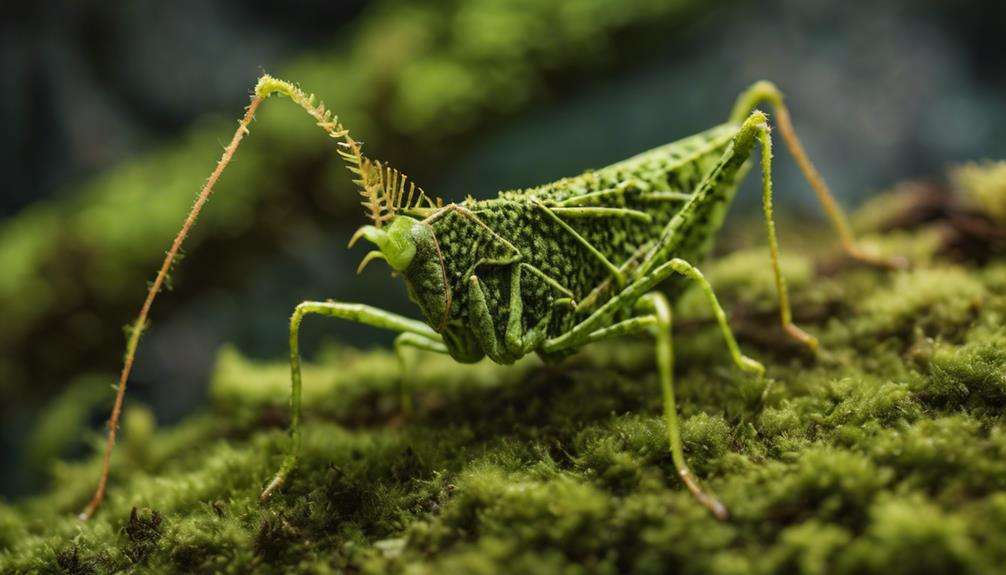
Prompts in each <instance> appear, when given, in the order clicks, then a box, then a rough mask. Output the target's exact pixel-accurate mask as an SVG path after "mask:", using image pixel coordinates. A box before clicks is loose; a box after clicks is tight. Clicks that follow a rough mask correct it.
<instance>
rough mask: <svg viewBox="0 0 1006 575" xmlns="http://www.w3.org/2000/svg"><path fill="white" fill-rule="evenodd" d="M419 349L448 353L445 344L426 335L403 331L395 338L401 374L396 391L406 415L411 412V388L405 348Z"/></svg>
mask: <svg viewBox="0 0 1006 575" xmlns="http://www.w3.org/2000/svg"><path fill="white" fill-rule="evenodd" d="M410 347H411V348H412V349H417V350H421V351H432V352H435V353H443V354H447V353H449V352H448V351H447V346H446V345H444V344H443V342H442V341H440V340H439V339H436V340H434V339H430V338H429V337H428V336H425V335H419V334H415V333H411V332H409V333H403V334H401V335H399V336H398V337H396V338H395V355H396V356H398V367H399V371H401V376H400V377H399V380H398V393H399V395H400V396H401V405H402V413H404V414H405V415H406V416H408V415H411V414H412V388H411V386H410V385H409V375H410V370H409V365H408V358H406V356H405V349H406V348H410Z"/></svg>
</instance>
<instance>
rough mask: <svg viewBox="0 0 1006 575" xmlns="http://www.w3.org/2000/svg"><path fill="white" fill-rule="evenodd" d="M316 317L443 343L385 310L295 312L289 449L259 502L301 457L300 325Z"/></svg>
mask: <svg viewBox="0 0 1006 575" xmlns="http://www.w3.org/2000/svg"><path fill="white" fill-rule="evenodd" d="M308 314H317V315H325V316H329V317H336V318H340V319H346V320H349V321H355V322H357V323H362V324H366V325H372V326H374V327H380V328H384V329H390V330H392V331H397V332H401V333H403V334H407V335H409V334H411V335H412V336H414V337H415V338H423V339H425V340H427V341H429V342H430V346H429V347H428V348H427V349H429V348H432V347H435V346H434V344H437V343H439V344H441V345H443V344H442V340H441V338H440V334H438V333H437V332H436V331H434V330H433V328H431V327H430V326H428V325H426V324H425V323H423V322H421V321H417V320H414V319H409V318H406V317H402V316H400V315H397V314H393V313H391V312H389V311H384V310H383V309H379V308H376V307H372V306H369V305H364V304H358V303H356V304H354V303H341V302H334V301H328V302H315V301H306V302H303V303H301V304H300V305H298V306H297V307H296V309H294V311H293V316H292V317H291V318H290V440H291V443H290V450H289V451H288V452H287V455H286V457H284V458H283V463H282V465H280V468H279V471H277V472H276V475H275V477H273V479H272V481H270V482H269V485H268V486H267V487H266V488H265V490H263V491H262V495H261V496H260V499H261V500H262V501H263V502H264V501H267V500H268V499H269V497H271V496H272V494H273V492H275V491H276V490H277V489H279V488H280V487H282V486H283V483H284V482H285V481H286V478H287V476H288V475H289V474H290V472H291V471H293V468H294V467H296V466H297V460H298V458H299V457H300V445H301V430H300V426H301V410H300V404H301V377H300V343H299V334H300V322H301V320H303V319H304V316H305V315H308Z"/></svg>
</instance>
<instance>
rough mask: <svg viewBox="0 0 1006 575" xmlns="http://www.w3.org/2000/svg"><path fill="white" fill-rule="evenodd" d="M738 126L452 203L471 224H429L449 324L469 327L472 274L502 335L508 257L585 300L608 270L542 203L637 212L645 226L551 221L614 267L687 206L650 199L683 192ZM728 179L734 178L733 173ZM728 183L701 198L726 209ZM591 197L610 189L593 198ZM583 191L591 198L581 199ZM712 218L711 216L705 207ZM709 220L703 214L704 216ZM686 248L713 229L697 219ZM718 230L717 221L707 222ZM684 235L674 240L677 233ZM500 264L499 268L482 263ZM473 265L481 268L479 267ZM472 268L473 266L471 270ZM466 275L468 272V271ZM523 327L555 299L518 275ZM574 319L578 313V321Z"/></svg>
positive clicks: (531, 278) (556, 329) (598, 219)
mask: <svg viewBox="0 0 1006 575" xmlns="http://www.w3.org/2000/svg"><path fill="white" fill-rule="evenodd" d="M736 132H737V127H736V126H734V125H730V124H725V125H722V126H719V127H716V128H713V129H710V130H708V131H705V132H702V133H700V134H697V135H694V136H691V137H688V138H685V139H683V140H680V141H677V142H674V143H671V144H668V145H665V146H661V147H659V148H656V149H654V150H651V151H648V152H645V153H643V154H640V155H638V156H636V157H633V158H630V159H628V160H625V161H622V162H619V163H617V164H614V165H612V166H609V167H607V168H603V169H600V170H596V171H589V172H586V173H584V174H582V175H580V176H576V177H572V178H565V179H562V180H559V181H557V182H553V183H550V184H546V185H543V186H538V187H534V188H529V189H525V190H515V191H507V192H503V193H501V194H500V195H499V197H498V198H495V199H491V200H484V201H467V202H465V203H463V204H461V206H462V207H463V208H465V209H466V210H468V211H469V212H470V213H471V214H473V215H474V216H475V217H477V218H478V220H480V221H481V222H482V223H484V224H485V227H482V226H480V225H478V222H476V221H474V219H473V218H470V217H466V216H464V215H463V214H462V213H460V212H459V211H454V212H452V213H448V214H445V215H441V216H440V217H438V218H435V219H434V220H433V222H432V224H433V227H434V230H435V233H436V235H437V239H438V241H439V243H440V249H441V251H442V253H443V257H444V262H445V266H446V269H447V276H448V282H449V283H450V286H451V290H452V293H453V297H452V304H453V305H452V308H451V315H450V322H449V325H451V326H456V327H457V328H460V329H463V328H464V326H466V325H467V320H468V297H467V283H466V282H467V279H468V277H469V276H470V275H471V274H472V273H475V275H477V276H478V277H479V280H480V282H481V283H482V285H483V289H484V290H485V292H486V299H487V303H488V305H489V309H490V311H491V312H492V314H493V316H494V317H495V318H497V325H496V328H497V331H498V332H499V334H500V335H501V336H502V333H503V330H504V328H505V325H506V321H505V318H506V317H507V306H508V304H509V293H510V276H511V273H512V268H513V265H514V263H513V262H514V261H515V259H516V258H515V256H517V254H516V253H514V251H513V249H512V248H511V247H509V246H508V245H507V244H506V243H505V242H504V241H503V240H505V241H506V242H509V243H510V244H512V246H513V247H516V249H517V251H518V252H519V256H520V261H522V262H524V263H527V264H529V265H531V266H534V267H535V268H537V269H538V270H540V271H541V272H543V273H544V274H546V275H548V276H549V277H550V278H552V279H554V280H555V281H556V282H557V283H559V284H561V285H562V286H564V287H565V288H567V289H568V290H569V291H571V292H572V293H573V295H574V297H575V300H576V301H581V300H582V299H584V298H586V297H587V296H588V295H589V294H590V293H591V292H592V291H593V290H594V289H595V288H597V287H598V286H599V285H601V284H602V283H603V282H605V281H607V280H609V278H611V272H610V270H609V269H608V268H607V267H606V266H605V265H604V264H603V263H602V261H601V260H600V259H599V258H597V257H596V256H595V255H594V254H592V253H591V252H590V251H589V250H588V249H587V248H586V247H585V246H584V245H583V244H582V242H581V241H579V240H578V239H577V238H576V237H575V236H574V235H573V234H571V233H570V232H569V230H567V229H565V228H564V227H563V226H562V225H561V224H560V223H559V222H557V221H555V219H554V218H553V217H551V216H550V215H549V214H548V213H547V212H546V211H545V209H543V207H542V206H546V207H558V206H559V205H560V204H561V203H562V202H568V201H569V200H571V199H576V198H579V200H577V201H576V206H577V207H605V208H627V209H633V210H638V211H641V212H645V213H646V214H648V215H649V216H650V221H645V220H643V219H639V218H633V217H627V216H624V215H610V214H607V215H592V216H588V217H568V216H560V218H561V219H562V220H563V222H565V223H566V224H568V225H569V226H570V227H572V228H573V229H574V230H576V232H577V233H578V234H580V235H581V236H582V237H583V239H584V240H586V241H587V242H589V243H590V244H591V245H592V246H594V247H595V248H596V249H597V250H598V251H599V252H601V253H602V254H603V255H604V257H605V258H607V259H608V260H609V261H610V262H611V263H613V264H614V265H615V266H617V267H619V268H624V267H625V266H626V265H627V264H628V262H629V261H630V260H631V259H632V258H633V256H634V255H636V257H637V259H638V257H639V254H641V253H645V252H646V250H647V248H648V247H650V246H652V244H653V243H655V242H656V240H657V239H658V238H660V236H661V234H662V233H663V232H664V231H665V228H666V227H667V225H668V224H669V223H670V222H671V220H672V219H673V218H674V216H675V215H676V214H678V213H679V212H681V211H682V209H683V207H684V206H685V205H686V204H687V203H688V201H689V199H688V198H682V199H677V200H668V199H655V198H654V196H653V194H654V193H664V194H668V193H677V194H690V193H691V192H692V191H694V190H695V189H696V188H697V187H698V186H699V184H700V183H701V181H702V180H703V178H704V176H705V175H706V174H709V173H710V172H712V171H713V169H714V168H715V167H716V166H717V164H718V163H719V162H720V160H721V158H722V157H723V154H724V151H725V150H726V148H727V147H728V145H729V142H730V139H731V137H732V136H733V135H734V134H736ZM733 175H734V176H736V172H734V173H733ZM734 183H735V178H729V179H725V180H724V182H722V183H720V184H719V185H718V186H717V188H716V190H715V191H714V192H715V193H713V194H711V197H710V198H709V199H710V200H714V201H715V203H716V204H717V205H723V208H724V209H725V206H726V204H728V203H729V199H730V198H731V197H732V194H733V192H734V189H735V185H734ZM598 192H611V193H605V194H601V195H597V193H598ZM588 194H595V195H593V196H590V197H589V198H584V196H587V195H588ZM706 211H715V210H706ZM710 217H711V215H710ZM700 219H701V218H698V217H697V220H696V221H697V222H698V224H699V225H698V226H690V227H689V229H692V228H699V227H701V229H695V230H693V231H696V232H697V233H695V234H694V238H693V240H692V241H690V242H688V244H687V245H685V246H683V247H684V248H687V249H688V251H689V254H688V255H689V256H690V257H691V258H698V257H701V256H702V255H704V253H705V252H706V251H708V248H709V246H710V245H711V244H710V242H709V241H707V240H708V239H709V238H710V237H711V236H712V235H714V233H715V231H716V229H715V228H716V227H718V226H714V225H710V223H711V222H709V221H705V220H702V221H699V220H700ZM716 223H718V222H716ZM686 232H688V230H683V231H682V232H680V233H686ZM500 260H503V261H504V262H505V263H502V264H501V263H495V264H494V263H491V262H492V261H497V262H499V261H500ZM480 262H481V263H480ZM476 264H478V266H477V267H476ZM473 270H474V272H473ZM521 284H522V293H523V299H524V325H525V327H527V326H530V325H533V324H534V323H535V322H537V321H538V320H539V319H540V318H542V317H543V316H544V314H546V313H547V312H548V309H549V307H550V306H551V302H552V301H554V300H555V299H556V298H558V297H561V296H562V294H561V292H559V291H558V290H557V289H556V288H555V287H553V286H551V285H549V284H548V283H546V282H545V281H544V280H542V279H541V278H540V277H538V276H537V275H535V274H533V273H526V272H525V273H524V274H523V277H522V282H521ZM579 315H580V316H582V315H583V313H581V314H579ZM576 319H578V315H577V314H573V313H570V312H569V311H568V310H565V311H563V312H562V313H557V314H556V317H555V318H554V321H553V322H552V323H551V326H550V330H549V334H550V335H557V334H559V333H561V332H562V331H564V330H566V329H568V327H569V326H570V325H571V324H572V323H573V322H574V321H575V320H576Z"/></svg>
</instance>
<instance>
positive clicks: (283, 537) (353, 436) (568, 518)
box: [0, 228, 1006, 574]
mask: <svg viewBox="0 0 1006 575" xmlns="http://www.w3.org/2000/svg"><path fill="white" fill-rule="evenodd" d="M930 234H931V231H930V229H928V228H923V229H915V230H901V231H899V232H898V236H899V239H898V241H900V242H910V241H911V239H912V238H913V237H915V238H918V240H919V242H929V241H931V236H930ZM874 237H875V238H877V241H878V243H884V242H885V241H886V240H887V238H888V236H887V235H876V236H874ZM927 245H928V244H927ZM828 249H830V248H828ZM927 249H929V248H927ZM803 250H804V251H802V252H791V253H790V254H789V255H788V256H787V260H786V261H787V262H789V263H787V265H786V269H787V273H788V275H790V276H791V277H792V278H793V281H792V283H793V286H794V287H793V293H792V295H793V304H794V310H795V313H796V319H797V321H798V322H799V323H800V324H801V325H802V326H803V327H805V328H806V329H808V330H809V331H811V332H812V333H815V334H817V335H819V336H821V339H822V342H823V343H824V350H823V351H822V353H821V354H820V355H819V356H818V357H816V358H813V357H808V356H807V355H805V354H803V353H802V352H800V351H799V350H797V349H795V348H794V347H793V346H791V345H790V344H789V343H788V342H787V341H786V340H785V339H784V338H783V337H781V335H780V334H779V333H778V327H777V326H776V325H775V322H776V321H777V318H776V312H775V310H774V308H773V306H772V304H771V298H772V297H773V294H772V286H771V278H770V277H767V276H765V274H763V273H761V272H759V271H758V270H759V268H758V267H757V266H758V265H764V264H758V263H757V262H764V261H765V256H766V254H765V253H764V251H763V250H761V249H753V250H742V251H741V252H738V253H736V254H734V255H732V256H730V257H728V258H724V259H721V260H718V261H712V262H709V264H708V265H707V266H704V267H705V269H707V270H708V275H709V277H710V278H712V281H713V283H714V286H715V287H717V288H718V289H719V290H720V294H721V296H722V301H723V304H724V306H725V307H726V308H727V309H728V310H730V311H732V312H735V313H734V314H733V317H732V323H733V324H734V325H735V327H736V328H737V331H738V333H739V334H740V343H741V345H742V347H743V348H744V349H745V351H747V352H749V353H751V354H752V355H754V356H755V357H757V358H758V359H760V360H761V361H764V362H765V363H766V365H767V366H768V376H767V378H766V380H764V381H762V382H757V381H752V380H750V379H748V378H747V377H745V376H744V375H743V374H739V373H737V372H736V370H734V369H733V368H732V367H731V366H730V363H729V359H728V358H727V357H726V352H725V350H724V345H723V342H722V339H721V337H720V336H719V334H718V331H717V329H716V327H715V325H714V324H713V323H712V322H711V321H710V318H709V317H708V316H707V314H705V312H703V311H701V310H700V309H699V307H700V306H698V305H697V304H696V305H694V309H693V308H692V306H693V304H692V303H689V302H690V301H691V300H690V298H691V296H686V298H685V300H683V301H682V302H681V305H680V306H679V307H680V308H681V312H682V313H681V314H679V319H680V321H679V323H678V325H676V327H675V329H676V334H677V336H678V337H677V340H676V341H677V342H678V344H679V345H678V346H677V352H678V354H677V360H678V361H677V382H676V387H677V391H678V397H679V402H680V410H681V414H682V431H683V439H684V443H685V450H686V454H687V456H688V458H689V461H690V463H691V465H692V467H693V468H694V470H695V471H696V473H697V474H698V475H699V476H700V477H701V478H702V479H703V481H704V482H705V483H706V484H707V485H708V486H709V487H710V488H711V489H712V490H713V491H715V492H716V493H717V494H718V495H719V496H720V497H721V498H722V499H723V501H724V502H725V503H726V504H727V505H728V507H729V508H730V510H731V512H732V518H731V519H730V520H729V521H727V522H718V521H716V520H715V519H713V518H712V517H711V516H710V515H709V514H708V512H707V511H705V510H704V509H703V508H702V507H701V506H699V505H698V504H697V503H696V502H695V501H694V500H693V499H692V497H691V496H690V495H689V494H688V492H687V491H686V490H685V489H684V488H683V486H682V485H681V483H680V481H679V480H678V478H677V476H676V473H675V471H674V466H673V462H672V461H671V458H670V455H669V453H668V451H667V447H666V437H667V430H666V427H665V425H664V421H663V419H662V418H661V416H660V407H661V398H660V395H659V389H658V385H657V382H656V378H655V375H654V372H653V364H652V361H653V359H652V343H651V342H649V341H647V340H645V339H639V340H626V341H619V342H612V343H611V344H608V345H601V344H598V345H594V346H592V347H590V348H588V349H587V350H584V352H582V353H580V354H578V355H576V356H574V357H572V358H569V359H568V360H567V361H565V362H564V363H562V364H560V365H556V366H546V365H542V364H541V363H540V362H539V361H538V360H536V359H533V358H528V359H526V360H524V361H522V362H520V363H518V364H517V365H515V366H509V367H503V366H496V365H493V364H491V363H480V364H476V365H471V366H462V365H458V364H455V363H454V362H452V361H451V360H450V359H448V358H445V357H441V356H433V355H423V356H422V357H421V358H420V360H419V361H418V362H417V363H416V365H417V369H416V370H415V372H414V373H413V374H412V376H413V378H412V380H413V382H414V386H415V409H416V411H415V413H414V415H413V416H412V418H411V419H409V420H408V421H405V420H404V419H403V418H402V416H401V415H400V413H399V411H398V405H397V396H396V390H397V382H396V379H395V378H396V373H397V371H396V370H397V363H396V361H395V358H394V355H393V354H392V353H391V352H390V351H388V350H384V349H376V350H371V351H362V350H354V349H347V348H344V347H339V346H330V347H329V348H327V349H326V350H324V351H323V352H322V353H320V354H319V355H318V356H317V357H316V358H315V360H314V361H313V362H310V363H308V364H307V365H306V366H305V370H304V376H305V389H304V399H305V409H306V424H305V430H304V432H305V434H304V454H303V458H302V462H301V465H300V466H299V468H298V470H297V472H296V474H295V475H294V476H293V478H292V480H291V481H290V483H289V484H288V485H287V486H286V487H285V488H284V489H283V490H282V492H280V493H279V494H278V495H277V496H276V497H275V498H274V499H273V500H272V501H271V502H270V503H268V504H266V505H263V504H261V503H259V501H258V493H259V491H260V489H261V488H262V486H263V484H264V483H265V482H266V481H267V479H268V478H269V477H270V475H271V474H272V472H274V471H275V469H276V467H277V466H278V464H279V461H280V459H281V457H282V455H283V453H284V450H285V449H286V446H287V441H288V439H287V437H286V434H285V429H284V426H285V424H286V418H287V407H286V406H287V393H288V391H287V386H288V377H289V374H288V367H287V365H286V364H285V363H284V362H283V361H275V362H261V361H252V360H249V359H246V358H244V357H243V356H242V355H241V354H240V353H238V352H237V351H236V350H235V349H233V348H227V349H224V350H222V351H221V353H220V356H219V361H218V364H217V367H216V372H215V375H214V378H213V387H212V390H211V393H210V398H211V403H210V406H209V407H207V409H206V411H205V412H204V413H202V414H199V415H196V416H193V417H191V418H189V419H187V420H186V421H184V422H183V423H181V424H179V425H177V426H173V427H168V428H158V427H157V425H156V422H155V421H154V420H153V418H152V416H151V415H150V414H149V412H147V411H146V410H144V409H142V408H139V409H136V408H133V409H131V410H130V411H129V412H128V413H127V418H126V421H125V422H124V425H123V436H124V441H123V445H122V448H121V449H120V450H119V451H118V452H117V454H116V457H115V459H114V461H113V481H112V484H111V486H110V491H109V498H108V501H107V504H106V506H105V507H104V508H103V509H102V511H101V513H100V514H99V515H98V517H97V518H96V519H95V520H93V521H92V522H90V523H87V524H80V523H79V522H78V521H77V520H76V519H75V517H74V513H75V512H77V511H79V509H80V508H81V507H82V506H83V504H84V503H85V502H86V500H87V498H88V496H89V495H90V491H91V489H92V487H93V482H94V480H95V478H96V476H97V470H98V463H99V462H98V460H97V458H96V457H91V458H88V459H86V460H83V461H78V462H62V463H59V464H57V465H56V466H55V467H54V471H53V475H54V478H53V487H52V489H51V490H50V491H49V492H47V493H45V494H43V495H40V496H38V497H34V498H32V499H29V500H26V501H22V502H19V503H18V504H16V505H0V572H4V573H8V572H10V573H36V572H56V573H60V572H62V573H113V572H129V571H132V572H164V573H168V572H191V573H218V572H224V573H248V572H252V573H272V572H293V573H325V572H360V573H387V572H392V573H395V572H399V573H419V574H423V573H498V572H515V573H555V572H563V573H581V572H590V573H622V572H642V573H664V572H682V573H714V574H732V573H775V572H787V573H789V572H801V573H873V572H884V573H914V572H923V571H924V572H936V573H939V572H946V573H985V572H990V571H994V570H995V569H997V568H999V567H1000V566H1001V565H1002V564H1003V562H1004V561H1006V543H1004V541H1006V421H1004V418H1003V415H1002V412H1003V406H1004V403H1006V381H1004V379H1003V374H1004V373H1006V352H1004V350H1006V327H1004V323H1003V318H1004V317H1006V271H1004V270H1006V262H1004V259H1003V258H1004V254H1002V253H995V252H989V253H987V254H985V257H983V258H980V259H979V260H976V261H982V262H985V263H982V264H978V263H968V264H965V263H961V262H959V261H952V260H950V259H948V258H947V256H946V254H944V253H943V252H942V251H941V250H940V249H931V250H930V252H929V253H930V254H931V259H932V261H931V262H925V261H923V262H922V263H919V264H918V265H917V266H916V268H915V269H913V270H911V271H906V272H886V271H880V270H873V269H865V268H862V267H858V266H854V265H852V264H850V263H844V264H837V267H836V266H832V267H830V268H828V267H825V268H823V269H813V268H811V267H810V266H809V265H808V264H807V263H806V262H809V261H813V260H815V259H820V258H822V255H823V252H821V251H817V250H816V249H815V248H812V247H810V246H808V247H805V248H803ZM827 257H833V256H832V255H831V252H828V256H827ZM731 266H738V269H743V270H749V271H751V273H750V275H749V278H750V281H751V284H752V285H751V286H750V287H751V289H750V290H746V289H745V284H744V282H745V274H742V273H738V272H737V271H736V269H728V268H730V267H731ZM756 272H757V273H756ZM752 293H759V294H760V295H759V297H758V298H752V297H751V294H752ZM70 412H72V410H70V411H68V413H70ZM99 441H100V438H98V437H96V436H95V437H94V443H95V445H96V446H97V445H98V442H99Z"/></svg>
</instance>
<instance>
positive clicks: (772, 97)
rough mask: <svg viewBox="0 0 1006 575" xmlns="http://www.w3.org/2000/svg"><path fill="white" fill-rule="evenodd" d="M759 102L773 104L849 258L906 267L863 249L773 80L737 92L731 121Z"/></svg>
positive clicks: (738, 120)
mask: <svg viewBox="0 0 1006 575" xmlns="http://www.w3.org/2000/svg"><path fill="white" fill-rule="evenodd" d="M761 102H768V103H770V104H771V105H772V109H773V110H774V111H775V115H776V124H777V125H778V126H779V131H780V132H782V137H783V141H785V142H786V147H787V148H789V151H790V154H792V155H793V159H795V160H796V163H797V165H798V166H799V167H800V171H801V172H803V175H804V178H806V179H807V182H808V183H809V184H810V187H811V188H813V190H814V193H815V194H816V195H817V199H818V201H819V202H820V203H821V206H822V207H823V208H824V211H825V213H826V214H827V215H828V219H829V220H831V225H832V226H833V227H834V228H835V232H836V233H838V237H839V240H840V241H841V243H842V248H843V249H844V250H845V252H846V253H848V254H849V255H850V256H851V257H852V258H854V259H857V260H859V261H862V262H865V263H868V264H871V265H876V266H881V267H886V268H892V269H901V268H904V267H907V265H908V261H907V260H905V259H904V258H902V257H893V258H884V257H881V256H878V255H876V254H871V253H868V252H865V251H863V249H862V248H860V247H859V244H858V243H857V242H856V238H855V235H854V234H853V233H852V227H851V226H850V225H849V219H848V217H847V216H846V215H845V212H844V211H843V210H842V208H841V206H839V205H838V203H837V202H836V201H835V198H834V196H833V195H832V193H831V190H830V189H829V188H828V184H827V183H825V181H824V178H823V177H821V173H820V172H818V171H817V168H816V167H815V166H814V164H813V163H812V162H811V161H810V158H809V157H808V156H807V152H806V151H805V150H804V148H803V144H802V143H801V142H800V139H799V138H798V137H797V135H796V130H794V129H793V122H792V121H791V120H790V115H789V108H787V107H786V104H785V103H784V102H783V94H782V92H781V91H780V90H779V88H778V87H776V85H775V84H773V83H772V82H767V81H764V80H763V81H761V82H756V83H754V84H753V85H751V87H750V88H748V89H747V90H745V91H744V92H743V93H742V94H741V95H740V96H738V98H737V102H736V104H734V109H733V112H732V113H731V114H730V121H731V122H732V123H735V124H739V123H741V122H742V121H743V120H744V118H745V117H747V116H748V114H750V113H751V111H752V110H754V109H755V106H757V105H758V104H759V103H761Z"/></svg>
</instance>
